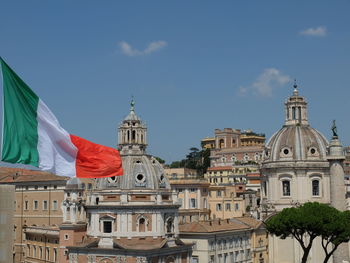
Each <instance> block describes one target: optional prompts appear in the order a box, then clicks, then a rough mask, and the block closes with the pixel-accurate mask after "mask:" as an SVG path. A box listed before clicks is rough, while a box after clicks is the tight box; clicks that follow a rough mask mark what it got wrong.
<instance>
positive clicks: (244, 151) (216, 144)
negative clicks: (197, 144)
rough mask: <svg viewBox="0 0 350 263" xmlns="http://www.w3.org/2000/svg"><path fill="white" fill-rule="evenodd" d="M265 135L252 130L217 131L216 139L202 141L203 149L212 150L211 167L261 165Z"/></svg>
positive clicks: (230, 129)
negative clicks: (246, 164)
mask: <svg viewBox="0 0 350 263" xmlns="http://www.w3.org/2000/svg"><path fill="white" fill-rule="evenodd" d="M264 143H265V135H264V134H257V133H255V132H253V131H252V130H247V131H244V132H241V130H237V129H232V128H224V129H223V130H220V129H215V137H214V138H205V139H203V140H202V141H201V145H202V148H203V149H208V148H209V149H211V150H210V160H211V165H210V166H211V167H214V166H233V165H237V164H245V163H259V162H261V160H262V152H263V149H264Z"/></svg>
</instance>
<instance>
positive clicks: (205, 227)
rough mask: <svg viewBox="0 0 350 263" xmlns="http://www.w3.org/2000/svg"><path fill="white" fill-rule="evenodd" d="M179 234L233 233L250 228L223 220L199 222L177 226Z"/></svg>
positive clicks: (239, 223)
mask: <svg viewBox="0 0 350 263" xmlns="http://www.w3.org/2000/svg"><path fill="white" fill-rule="evenodd" d="M179 229H180V232H182V233H185V232H186V233H188V232H191V233H211V232H221V231H235V230H248V229H250V226H248V225H246V224H244V223H242V222H237V221H231V220H228V219H225V220H212V221H200V222H192V223H189V224H183V225H179Z"/></svg>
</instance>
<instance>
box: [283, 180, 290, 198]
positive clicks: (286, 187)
mask: <svg viewBox="0 0 350 263" xmlns="http://www.w3.org/2000/svg"><path fill="white" fill-rule="evenodd" d="M282 191H283V196H290V182H289V181H287V180H284V181H282Z"/></svg>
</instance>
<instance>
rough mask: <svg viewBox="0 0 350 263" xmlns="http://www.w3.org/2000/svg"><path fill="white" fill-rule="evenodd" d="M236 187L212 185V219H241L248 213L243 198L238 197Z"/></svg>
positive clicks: (210, 197) (210, 199) (210, 205)
mask: <svg viewBox="0 0 350 263" xmlns="http://www.w3.org/2000/svg"><path fill="white" fill-rule="evenodd" d="M236 189H237V186H236V185H216V186H214V185H212V186H210V187H209V200H208V202H209V209H210V218H211V219H216V218H220V219H230V218H233V217H241V216H243V214H244V213H245V211H246V207H245V202H244V199H243V198H242V197H238V196H237V190H236Z"/></svg>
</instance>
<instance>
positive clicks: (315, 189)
mask: <svg viewBox="0 0 350 263" xmlns="http://www.w3.org/2000/svg"><path fill="white" fill-rule="evenodd" d="M312 195H313V196H319V195H320V181H319V180H312Z"/></svg>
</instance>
